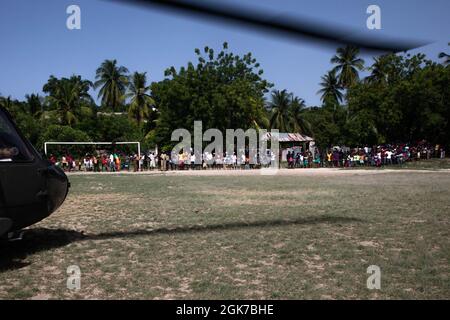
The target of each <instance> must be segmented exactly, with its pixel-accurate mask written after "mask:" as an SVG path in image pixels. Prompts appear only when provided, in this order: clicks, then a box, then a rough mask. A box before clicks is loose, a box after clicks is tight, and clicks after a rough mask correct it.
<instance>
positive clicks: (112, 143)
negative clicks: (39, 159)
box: [44, 141, 141, 171]
mask: <svg viewBox="0 0 450 320" xmlns="http://www.w3.org/2000/svg"><path fill="white" fill-rule="evenodd" d="M124 144H136V145H137V150H138V157H139V159H141V143H140V142H138V141H127V142H124V141H120V142H90V141H87V142H73V141H70V142H69V141H47V142H45V143H44V154H45V155H46V156H47V146H48V145H124ZM138 166H139V171H140V170H141V161H138Z"/></svg>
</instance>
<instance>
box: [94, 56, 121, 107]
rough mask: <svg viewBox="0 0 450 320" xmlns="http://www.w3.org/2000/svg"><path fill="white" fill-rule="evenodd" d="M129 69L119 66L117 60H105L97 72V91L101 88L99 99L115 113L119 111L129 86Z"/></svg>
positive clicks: (95, 84) (95, 85)
mask: <svg viewBox="0 0 450 320" xmlns="http://www.w3.org/2000/svg"><path fill="white" fill-rule="evenodd" d="M127 73H128V69H127V68H125V67H124V66H120V67H118V66H117V61H116V60H105V61H104V62H103V63H102V64H101V65H100V67H99V68H98V69H97V71H96V76H95V79H96V80H97V81H95V83H94V87H95V89H97V88H100V91H99V93H98V97H99V98H100V97H101V99H102V105H104V106H107V107H110V108H111V109H112V110H113V111H117V110H119V108H120V106H121V105H122V102H123V100H124V95H125V91H126V87H127V84H128V76H127Z"/></svg>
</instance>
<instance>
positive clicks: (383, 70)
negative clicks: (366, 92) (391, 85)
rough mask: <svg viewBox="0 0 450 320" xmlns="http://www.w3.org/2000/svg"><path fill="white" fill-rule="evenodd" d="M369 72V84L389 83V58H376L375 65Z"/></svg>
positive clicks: (367, 79)
mask: <svg viewBox="0 0 450 320" xmlns="http://www.w3.org/2000/svg"><path fill="white" fill-rule="evenodd" d="M368 70H370V71H371V74H370V76H368V77H367V78H366V79H365V80H366V81H367V82H368V83H387V81H388V75H389V61H388V56H381V57H376V58H374V63H373V64H372V66H371V67H370V68H369V69H368Z"/></svg>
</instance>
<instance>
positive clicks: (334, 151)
mask: <svg viewBox="0 0 450 320" xmlns="http://www.w3.org/2000/svg"><path fill="white" fill-rule="evenodd" d="M263 157H264V159H263ZM432 157H433V158H442V159H443V158H445V150H444V148H442V147H441V146H439V145H436V146H434V147H433V146H430V145H429V144H426V143H421V144H417V145H414V146H412V145H409V144H392V145H382V146H374V147H368V146H365V147H358V148H347V147H340V146H335V147H330V148H327V149H325V150H324V151H323V152H321V151H320V150H319V149H318V148H316V147H314V148H311V150H305V151H303V150H302V148H301V147H295V148H286V149H284V150H282V152H281V153H280V158H279V162H280V166H281V167H286V168H290V169H294V168H319V167H335V168H338V167H345V168H348V167H359V166H372V167H381V166H388V165H401V164H403V163H405V162H407V161H417V160H422V159H430V158H432ZM49 160H50V161H51V162H52V163H53V164H55V165H57V166H60V167H61V168H62V169H63V170H64V171H69V172H70V171H92V172H119V171H122V170H126V171H148V170H162V171H166V170H208V169H214V170H218V169H224V170H246V169H258V168H261V167H268V166H270V164H271V163H273V162H274V161H275V155H274V154H273V153H272V152H270V151H269V152H267V153H263V154H262V155H261V154H260V153H259V152H257V151H255V152H248V150H247V152H239V153H238V154H237V153H236V152H233V153H227V152H224V153H223V155H222V154H220V155H217V156H216V154H215V153H209V152H205V153H203V154H200V155H196V154H195V153H194V152H184V153H180V154H178V155H175V156H173V157H172V156H171V155H170V153H160V154H158V153H157V152H155V151H149V152H146V153H143V154H141V155H138V154H130V155H129V154H125V153H121V152H116V151H114V152H110V153H108V152H98V153H96V154H86V155H85V156H84V157H81V158H75V157H73V156H71V155H70V154H69V153H65V154H64V155H62V156H60V157H59V158H57V157H56V156H55V155H53V154H52V155H50V157H49Z"/></svg>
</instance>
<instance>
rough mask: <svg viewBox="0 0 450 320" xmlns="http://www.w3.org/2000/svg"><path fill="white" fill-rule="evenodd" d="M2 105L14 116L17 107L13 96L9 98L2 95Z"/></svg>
mask: <svg viewBox="0 0 450 320" xmlns="http://www.w3.org/2000/svg"><path fill="white" fill-rule="evenodd" d="M0 106H2V107H3V108H5V109H6V110H8V112H9V113H11V115H12V116H13V117H14V115H15V112H16V108H15V103H14V101H13V100H11V96H8V97H7V98H5V97H0Z"/></svg>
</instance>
